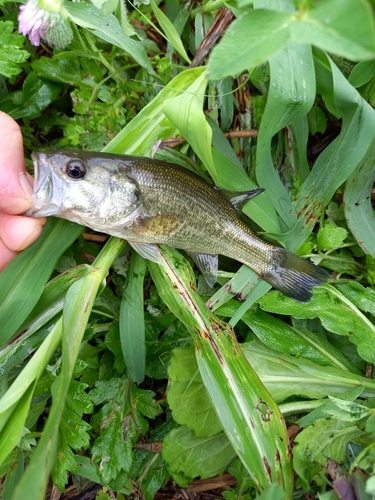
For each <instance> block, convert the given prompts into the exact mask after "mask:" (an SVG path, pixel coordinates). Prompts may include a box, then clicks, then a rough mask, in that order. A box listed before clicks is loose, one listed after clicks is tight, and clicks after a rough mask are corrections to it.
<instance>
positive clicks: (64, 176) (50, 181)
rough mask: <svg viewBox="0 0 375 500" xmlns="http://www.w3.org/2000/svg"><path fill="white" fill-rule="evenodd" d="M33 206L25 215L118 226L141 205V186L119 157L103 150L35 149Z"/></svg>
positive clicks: (95, 225) (98, 225) (93, 224)
mask: <svg viewBox="0 0 375 500" xmlns="http://www.w3.org/2000/svg"><path fill="white" fill-rule="evenodd" d="M31 157H32V159H33V162H34V194H33V201H34V203H33V206H32V207H31V208H30V209H29V210H28V211H27V212H26V214H25V215H29V216H32V217H46V216H56V217H61V218H64V219H68V220H71V221H74V222H78V223H79V224H84V225H87V226H90V227H92V228H93V229H97V228H99V229H101V228H103V227H106V226H107V225H119V224H120V223H121V221H126V220H127V218H129V214H133V213H134V211H135V210H136V209H137V205H138V187H137V185H136V183H135V182H134V180H132V179H131V178H130V177H129V176H128V175H127V173H126V169H124V166H123V165H121V167H120V164H119V162H118V161H116V158H112V157H110V156H109V155H105V154H101V153H87V152H84V151H69V150H55V151H51V152H49V153H40V152H33V153H32V155H31Z"/></svg>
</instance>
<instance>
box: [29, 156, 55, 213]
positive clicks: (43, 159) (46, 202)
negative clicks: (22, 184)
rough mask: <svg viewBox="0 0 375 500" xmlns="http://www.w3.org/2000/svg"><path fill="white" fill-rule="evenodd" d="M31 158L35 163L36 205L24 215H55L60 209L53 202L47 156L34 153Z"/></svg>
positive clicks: (50, 173)
mask: <svg viewBox="0 0 375 500" xmlns="http://www.w3.org/2000/svg"><path fill="white" fill-rule="evenodd" d="M31 158H32V160H33V162H34V193H33V201H34V203H33V205H32V206H31V207H30V208H29V209H28V210H27V212H25V214H24V215H28V216H31V217H46V216H48V215H54V214H56V213H57V211H58V207H57V206H56V205H55V204H54V203H53V201H52V197H53V196H52V195H53V185H52V172H51V168H50V167H49V166H48V161H47V155H46V154H45V153H38V152H35V151H34V152H33V153H32V154H31Z"/></svg>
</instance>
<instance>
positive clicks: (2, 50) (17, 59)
mask: <svg viewBox="0 0 375 500" xmlns="http://www.w3.org/2000/svg"><path fill="white" fill-rule="evenodd" d="M13 28H14V24H13V23H12V22H11V21H0V75H4V76H6V77H7V78H10V77H11V76H13V75H18V74H19V73H21V71H22V70H21V68H20V67H19V65H20V64H22V63H24V62H25V61H26V60H27V59H28V58H29V57H30V54H29V53H28V52H27V50H23V49H22V48H21V47H22V46H23V42H24V37H23V36H22V35H20V34H19V33H17V32H15V33H13Z"/></svg>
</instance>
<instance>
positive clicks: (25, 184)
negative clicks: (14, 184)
mask: <svg viewBox="0 0 375 500" xmlns="http://www.w3.org/2000/svg"><path fill="white" fill-rule="evenodd" d="M20 184H21V187H22V189H23V191H24V193H25V196H26V198H29V199H32V197H33V193H34V188H33V186H32V185H31V183H30V180H29V177H28V176H27V174H26V172H21V173H20Z"/></svg>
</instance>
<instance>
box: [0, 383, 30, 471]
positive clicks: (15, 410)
mask: <svg viewBox="0 0 375 500" xmlns="http://www.w3.org/2000/svg"><path fill="white" fill-rule="evenodd" d="M34 389H35V383H31V384H30V386H29V387H28V388H27V389H26V391H25V392H24V394H23V395H22V396H21V397H20V398H19V400H18V401H17V403H16V404H15V405H14V406H13V407H12V408H11V412H8V419H7V421H6V423H5V425H1V426H0V443H1V446H0V464H2V463H4V461H5V460H6V458H7V457H8V455H9V454H10V453H11V451H12V450H13V448H14V447H15V446H16V445H17V443H18V442H19V440H20V438H21V435H22V431H23V428H24V425H25V420H26V417H27V414H28V411H29V408H30V402H31V398H32V396H33V392H34Z"/></svg>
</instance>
